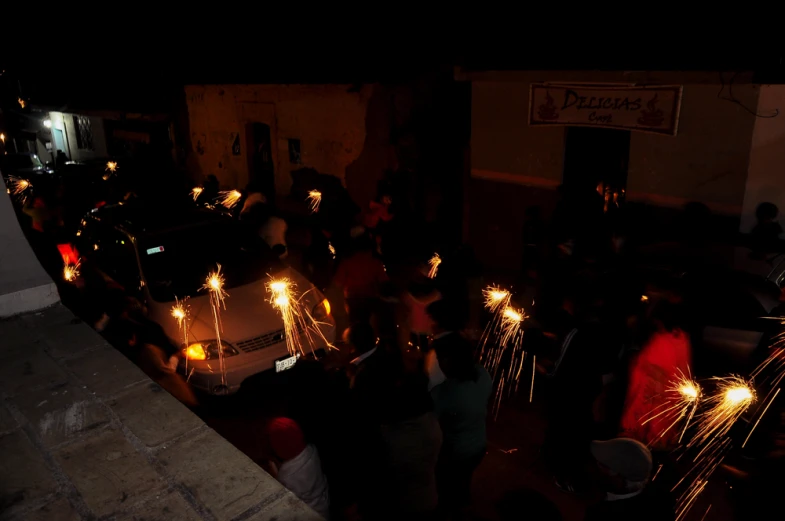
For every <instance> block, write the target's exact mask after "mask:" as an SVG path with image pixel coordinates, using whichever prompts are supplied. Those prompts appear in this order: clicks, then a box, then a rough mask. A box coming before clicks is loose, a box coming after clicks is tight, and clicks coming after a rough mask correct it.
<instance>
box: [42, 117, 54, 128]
mask: <svg viewBox="0 0 785 521" xmlns="http://www.w3.org/2000/svg"><path fill="white" fill-rule="evenodd" d="M44 126H45V127H46V128H52V120H51V119H49V118H46V119H45V120H44Z"/></svg>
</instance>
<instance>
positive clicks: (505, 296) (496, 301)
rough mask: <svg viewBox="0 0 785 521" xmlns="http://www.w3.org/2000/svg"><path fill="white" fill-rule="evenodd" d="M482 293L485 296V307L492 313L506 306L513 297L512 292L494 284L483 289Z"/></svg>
mask: <svg viewBox="0 0 785 521" xmlns="http://www.w3.org/2000/svg"><path fill="white" fill-rule="evenodd" d="M482 294H483V296H484V297H485V308H486V309H487V310H488V311H490V312H491V313H495V312H496V311H498V310H499V309H503V308H506V307H507V305H508V304H509V303H510V298H511V297H512V294H511V293H510V292H509V291H507V290H506V289H501V288H497V287H494V286H488V287H487V288H485V289H484V290H482Z"/></svg>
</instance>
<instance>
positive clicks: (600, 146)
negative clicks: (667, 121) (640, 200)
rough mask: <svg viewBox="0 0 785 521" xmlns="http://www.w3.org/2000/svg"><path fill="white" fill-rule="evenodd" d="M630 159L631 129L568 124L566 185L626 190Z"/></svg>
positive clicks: (578, 188) (580, 188)
mask: <svg viewBox="0 0 785 521" xmlns="http://www.w3.org/2000/svg"><path fill="white" fill-rule="evenodd" d="M629 159H630V132H629V131H628V130H616V129H606V128H592V127H567V137H566V142H565V150H564V181H563V182H564V185H565V187H567V188H570V189H575V190H576V191H581V192H583V191H585V190H595V189H598V188H600V187H599V185H600V183H602V187H601V189H602V190H605V189H610V190H611V191H613V192H619V193H624V192H623V191H626V188H627V166H628V163H629Z"/></svg>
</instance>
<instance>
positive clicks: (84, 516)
mask: <svg viewBox="0 0 785 521" xmlns="http://www.w3.org/2000/svg"><path fill="white" fill-rule="evenodd" d="M0 393H1V394H2V401H1V402H0V520H9V521H22V520H29V521H39V520H40V521H78V520H83V521H87V520H97V521H98V520H102V521H103V520H106V521H132V520H133V521H142V520H145V521H158V520H160V521H178V520H193V521H198V520H204V521H208V520H209V521H230V520H231V521H261V520H280V521H284V520H297V521H311V520H314V521H315V520H318V519H321V518H320V517H319V516H318V515H317V514H316V513H314V512H313V511H312V510H310V509H309V508H308V507H307V506H306V505H305V504H303V503H302V502H300V501H299V500H298V499H297V498H296V497H295V496H294V495H293V494H292V493H291V492H289V491H288V490H286V489H285V488H283V487H282V486H281V485H280V484H279V483H278V482H277V481H276V480H275V479H273V478H272V477H271V476H270V475H269V474H267V473H266V472H264V471H263V470H262V469H261V468H259V467H258V466H257V465H256V464H254V463H253V462H252V461H251V460H249V459H248V458H247V457H246V456H245V455H243V454H242V453H241V452H239V451H238V450H237V449H235V448H234V447H233V446H232V445H231V444H230V443H228V442H227V441H226V440H224V439H223V438H222V437H220V436H219V435H218V434H216V432H215V431H213V430H212V429H210V428H209V427H207V426H206V425H205V424H204V423H203V422H202V421H201V420H200V419H199V418H197V417H196V415H194V414H193V413H192V412H191V411H189V410H188V409H187V408H186V407H185V406H183V405H182V404H181V403H180V402H178V401H177V400H175V399H174V398H172V397H171V396H170V395H169V394H168V393H167V392H166V391H164V390H162V389H161V388H160V387H159V386H158V385H157V384H155V383H153V382H152V381H151V380H150V379H149V378H148V377H147V376H146V375H145V374H144V373H142V372H141V371H140V370H139V369H138V368H137V367H136V366H135V365H134V364H133V363H131V362H130V361H129V360H128V359H126V358H125V357H124V356H123V355H121V354H120V353H119V352H117V351H116V350H115V349H114V348H112V347H111V346H109V345H108V344H107V343H106V342H105V341H104V340H103V339H102V338H101V337H100V336H99V335H98V334H97V333H96V332H94V331H93V330H92V329H91V328H90V327H88V326H87V325H85V324H83V323H81V322H80V321H78V320H77V319H75V318H74V315H73V314H72V313H71V312H70V311H69V310H68V309H66V308H65V307H63V306H62V305H56V306H54V307H52V308H49V309H46V310H43V311H41V312H38V313H33V314H29V315H23V316H17V317H14V318H11V319H8V320H4V321H0Z"/></svg>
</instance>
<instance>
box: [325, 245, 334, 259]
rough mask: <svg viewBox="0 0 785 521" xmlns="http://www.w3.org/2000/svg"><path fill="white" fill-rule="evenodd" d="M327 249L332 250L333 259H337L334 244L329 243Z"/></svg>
mask: <svg viewBox="0 0 785 521" xmlns="http://www.w3.org/2000/svg"><path fill="white" fill-rule="evenodd" d="M327 249H328V250H330V254H331V255H332V256H333V259H334V258H335V246H333V245H332V243H330V242H328V243H327Z"/></svg>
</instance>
